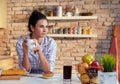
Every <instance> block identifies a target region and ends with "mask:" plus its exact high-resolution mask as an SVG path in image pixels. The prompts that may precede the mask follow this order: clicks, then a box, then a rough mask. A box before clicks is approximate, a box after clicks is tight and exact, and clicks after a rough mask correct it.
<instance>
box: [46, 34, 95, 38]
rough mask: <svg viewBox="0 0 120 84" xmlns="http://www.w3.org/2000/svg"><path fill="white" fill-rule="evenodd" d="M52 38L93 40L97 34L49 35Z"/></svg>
mask: <svg viewBox="0 0 120 84" xmlns="http://www.w3.org/2000/svg"><path fill="white" fill-rule="evenodd" d="M48 36H50V37H58V38H59V37H69V38H70V37H71V38H93V37H97V35H96V34H48Z"/></svg>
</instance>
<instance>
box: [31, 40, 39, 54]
mask: <svg viewBox="0 0 120 84" xmlns="http://www.w3.org/2000/svg"><path fill="white" fill-rule="evenodd" d="M40 50H41V49H40V45H39V44H38V42H37V43H36V47H34V48H33V49H32V51H34V52H39V51H40Z"/></svg>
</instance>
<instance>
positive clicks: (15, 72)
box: [1, 69, 26, 76]
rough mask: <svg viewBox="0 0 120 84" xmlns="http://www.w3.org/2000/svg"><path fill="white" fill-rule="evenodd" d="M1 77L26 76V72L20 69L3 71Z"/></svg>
mask: <svg viewBox="0 0 120 84" xmlns="http://www.w3.org/2000/svg"><path fill="white" fill-rule="evenodd" d="M1 75H2V76H11V75H26V71H25V70H20V69H10V70H3V71H2V73H1Z"/></svg>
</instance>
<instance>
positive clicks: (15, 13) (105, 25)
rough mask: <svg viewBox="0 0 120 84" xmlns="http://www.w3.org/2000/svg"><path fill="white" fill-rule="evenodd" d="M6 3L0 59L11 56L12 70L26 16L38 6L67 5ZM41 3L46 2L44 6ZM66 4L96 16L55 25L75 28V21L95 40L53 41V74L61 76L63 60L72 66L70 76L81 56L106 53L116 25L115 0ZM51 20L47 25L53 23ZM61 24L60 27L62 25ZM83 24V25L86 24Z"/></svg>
mask: <svg viewBox="0 0 120 84" xmlns="http://www.w3.org/2000/svg"><path fill="white" fill-rule="evenodd" d="M7 1H8V3H7V5H8V10H7V12H8V27H7V28H6V29H0V40H1V41H0V56H13V57H14V59H15V60H16V61H15V62H16V64H15V65H16V66H15V68H18V64H17V62H18V57H17V53H16V50H15V44H16V41H17V39H18V38H19V37H22V36H23V35H25V34H26V33H28V31H27V21H28V15H29V14H30V13H31V11H32V10H33V9H35V8H37V7H39V6H43V5H45V6H53V5H55V6H56V5H59V1H61V5H62V6H65V5H66V4H68V2H66V0H7ZM44 1H46V2H45V3H44ZM69 1H70V2H69V4H70V5H73V6H74V5H76V6H77V7H78V8H79V11H80V12H86V11H91V12H93V13H94V15H96V16H98V19H97V20H85V21H83V20H80V21H78V20H77V21H63V22H58V23H59V24H58V26H61V24H62V25H63V26H66V24H68V26H71V25H76V24H78V22H80V23H82V25H83V26H92V28H93V29H94V33H96V34H97V35H98V37H97V38H91V39H89V38H86V39H81V38H55V40H56V42H57V45H58V49H57V57H56V66H55V73H62V64H63V61H64V60H65V59H66V60H71V61H72V63H73V73H75V72H76V70H75V64H77V63H79V62H80V61H81V57H82V56H84V55H85V54H86V53H90V54H92V55H94V56H97V55H99V56H101V55H102V54H104V53H106V52H108V49H109V46H110V42H111V36H112V33H113V32H112V26H113V25H114V24H120V5H119V4H120V1H119V0H114V1H113V0H75V1H73V0H69ZM54 23H55V21H53V22H50V24H54ZM63 23H64V24H63ZM86 23H87V24H86Z"/></svg>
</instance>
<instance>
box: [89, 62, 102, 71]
mask: <svg viewBox="0 0 120 84" xmlns="http://www.w3.org/2000/svg"><path fill="white" fill-rule="evenodd" d="M90 66H91V67H92V68H96V69H97V70H101V69H102V67H101V65H100V64H99V62H98V61H97V60H94V61H93V62H92V63H91V65H90Z"/></svg>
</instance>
